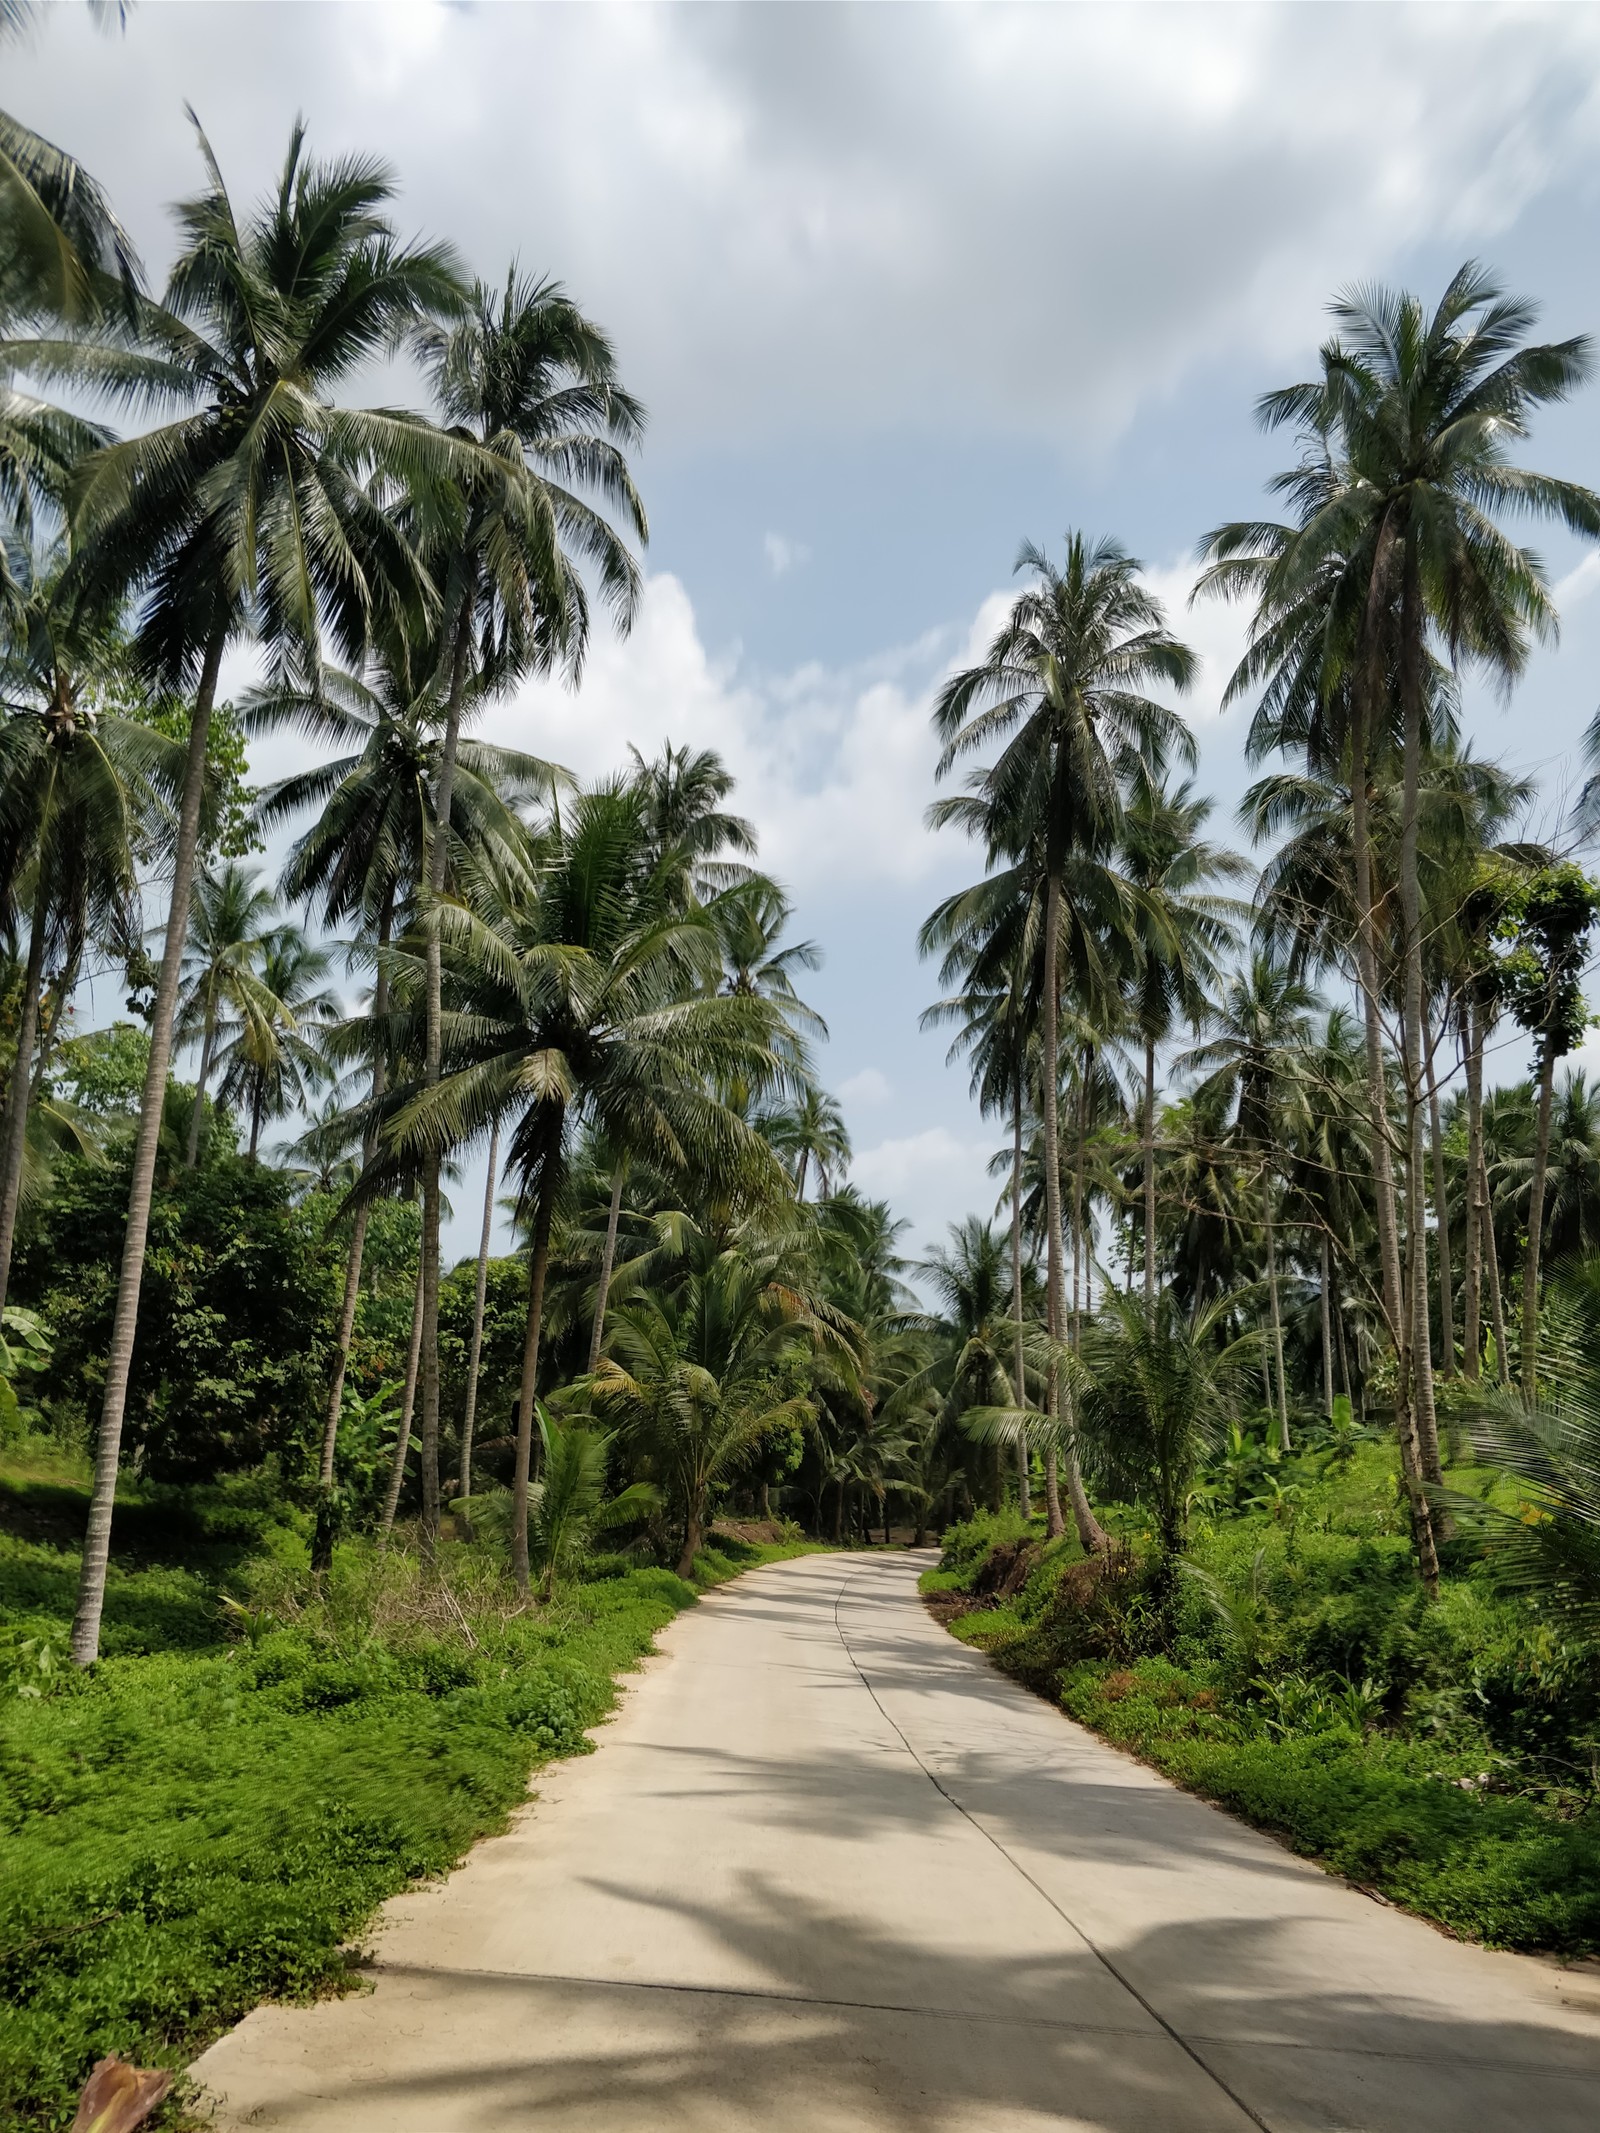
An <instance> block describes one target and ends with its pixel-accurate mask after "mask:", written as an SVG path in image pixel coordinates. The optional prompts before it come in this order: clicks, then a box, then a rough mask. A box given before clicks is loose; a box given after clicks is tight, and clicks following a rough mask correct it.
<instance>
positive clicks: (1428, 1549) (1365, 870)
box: [1350, 659, 1439, 1589]
mask: <svg viewBox="0 0 1600 2133" xmlns="http://www.w3.org/2000/svg"><path fill="white" fill-rule="evenodd" d="M1371 664H1372V662H1371V661H1370V659H1369V677H1364V678H1363V680H1362V682H1361V684H1360V685H1359V686H1358V687H1357V688H1356V689H1355V690H1354V691H1353V692H1352V693H1353V700H1352V704H1351V718H1350V815H1351V833H1352V843H1353V845H1354V848H1355V849H1354V858H1355V892H1356V975H1357V978H1358V979H1359V981H1360V991H1361V1008H1362V1034H1363V1039H1364V1044H1363V1056H1364V1059H1365V1063H1366V1070H1367V1109H1368V1115H1369V1117H1370V1120H1371V1125H1372V1183H1373V1200H1374V1204H1375V1211H1376V1215H1377V1224H1378V1259H1379V1265H1380V1267H1381V1270H1382V1295H1383V1307H1384V1316H1385V1318H1386V1319H1387V1321H1388V1325H1389V1336H1390V1339H1391V1340H1392V1341H1393V1343H1394V1349H1395V1358H1396V1361H1397V1363H1398V1365H1399V1367H1398V1369H1397V1370H1396V1372H1395V1395H1394V1415H1395V1432H1396V1435H1397V1436H1398V1438H1399V1440H1400V1459H1401V1464H1402V1466H1403V1468H1404V1470H1405V1477H1406V1491H1407V1495H1408V1497H1409V1499H1410V1504H1411V1523H1412V1531H1413V1533H1414V1535H1415V1537H1416V1546H1417V1561H1418V1567H1419V1569H1420V1570H1421V1573H1422V1578H1423V1582H1424V1584H1425V1585H1427V1586H1428V1587H1429V1588H1430V1589H1432V1588H1434V1587H1435V1586H1437V1584H1438V1577H1439V1566H1438V1557H1437V1554H1436V1551H1435V1549H1434V1542H1433V1523H1432V1518H1431V1516H1430V1513H1429V1508H1428V1502H1427V1498H1426V1497H1425V1496H1424V1495H1423V1494H1422V1490H1421V1486H1420V1483H1421V1469H1420V1465H1419V1462H1418V1458H1417V1444H1416V1437H1415V1434H1414V1431H1413V1429H1412V1420H1411V1396H1410V1385H1409V1371H1408V1352H1409V1348H1410V1332H1409V1328H1408V1325H1407V1322H1406V1314H1405V1307H1404V1296H1403V1288H1402V1283H1401V1279H1400V1237H1399V1210H1398V1207H1397V1205H1396V1201H1395V1190H1394V1165H1393V1161H1392V1154H1391V1148H1390V1141H1389V1097H1388V1088H1387V1085H1386V1082H1385V1077H1384V1071H1383V1031H1382V1026H1381V1023H1380V1020H1379V1006H1378V953H1377V944H1376V940H1375V937H1374V930H1373V916H1372V844H1371V831H1370V828H1369V817H1368V794H1367V775H1368V763H1367V718H1366V705H1367V689H1368V687H1369V686H1370V667H1371Z"/></svg>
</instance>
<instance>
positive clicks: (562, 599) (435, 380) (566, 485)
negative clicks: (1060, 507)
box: [413, 266, 648, 1541]
mask: <svg viewBox="0 0 1600 2133" xmlns="http://www.w3.org/2000/svg"><path fill="white" fill-rule="evenodd" d="M413 346H414V349H415V352H416V354H417V355H418V356H419V358H420V359H421V362H422V365H423V368H424V371H425V372H426V374H427V377H428V379H429V382H430V384H431V386H432V388H433V394H434V400H435V403H436V405H437V407H438V410H439V415H440V419H441V421H442V422H443V423H444V425H445V426H446V428H447V430H448V432H449V433H450V434H451V435H452V436H454V437H457V438H459V439H460V440H461V441H462V442H464V443H469V444H471V445H472V446H473V447H474V450H473V453H472V456H471V459H470V460H467V461H463V462H460V463H459V464H458V466H457V467H456V468H455V469H454V474H455V478H454V480H453V481H452V482H451V484H450V485H449V487H448V488H447V489H445V490H443V491H441V492H440V493H439V494H438V495H436V496H435V497H434V498H433V499H432V508H431V509H429V510H426V511H424V512H423V513H422V514H421V518H420V523H419V532H420V534H421V536H422V540H423V546H424V549H425V551H426V552H428V553H429V554H430V558H431V560H432V564H433V568H434V571H435V573H436V575H437V577H438V579H439V582H440V585H441V587H442V590H443V600H444V605H443V621H442V638H441V657H440V664H441V671H442V673H443V674H444V675H445V676H446V677H447V684H446V697H445V707H444V724H443V736H442V746H441V748H440V751H439V761H438V771H437V775H436V778H435V783H434V798H433V818H434V820H435V821H437V822H441V823H448V822H450V821H452V820H453V819H454V801H453V788H454V783H455V777H456V766H457V759H458V754H459V749H460V737H461V722H462V716H463V712H464V709H465V707H466V704H467V702H468V686H469V683H470V682H474V681H475V683H476V687H477V691H478V694H479V696H480V697H481V696H484V695H487V694H489V693H490V692H492V691H493V690H496V689H500V688H504V687H506V686H508V685H509V684H510V683H511V682H512V681H514V680H515V679H516V678H517V677H518V676H519V675H524V674H528V673H530V672H531V673H542V672H548V671H550V670H551V669H552V668H556V667H560V668H563V669H564V670H565V672H566V673H567V674H568V676H569V677H570V678H571V679H573V680H576V679H577V677H578V675H579V673H580V672H581V670H582V666H583V659H584V653H585V649H586V647H587V643H588V634H589V596H588V592H587V590H586V587H585V583H584V575H583V573H584V570H585V569H588V570H590V571H592V572H593V573H594V574H595V575H596V576H597V578H598V580H599V583H600V587H601V590H602V592H603V594H604V596H605V598H606V601H607V603H608V605H609V606H610V608H611V611H612V614H613V616H614V618H615V620H616V621H617V623H618V624H619V626H620V627H622V628H623V629H626V628H627V627H628V626H629V625H630V623H631V621H632V618H633V614H634V610H635V607H636V605H637V602H638V595H639V568H638V564H637V562H636V560H635V558H634V555H633V552H632V550H631V549H630V547H629V545H628V537H629V536H630V535H631V536H632V538H634V539H636V540H638V541H640V542H643V541H644V540H645V539H646V538H647V531H648V529H647V527H646V523H645V515H644V507H643V505H642V504H641V502H640V500H639V496H638V492H637V491H636V489H635V488H634V485H633V477H632V475H631V474H630V472H629V470H628V462H627V457H626V453H627V448H628V447H629V446H631V445H635V444H637V442H638V440H639V438H640V436H641V434H642V432H643V426H644V411H643V409H642V408H641V407H640V405H639V403H638V401H636V400H635V399H634V398H633V397H632V395H631V394H629V393H627V392H625V391H624V390H623V389H622V387H621V385H620V384H619V383H618V381H617V375H616V358H615V356H614V354H613V351H612V348H611V344H610V342H609V341H608V340H607V339H606V336H605V335H604V334H603V333H602V332H601V331H600V330H599V328H598V327H596V326H595V325H594V324H593V323H592V322H591V321H590V320H588V319H587V318H585V317H584V315H583V313H582V312H581V311H580V310H579V309H578V307H577V305H576V304H574V303H573V302H572V300H571V299H570V298H569V297H568V296H567V295H566V293H565V292H564V291H563V290H562V289H561V288H560V287H559V285H558V284H556V283H554V282H536V281H532V280H530V279H529V278H528V277H527V276H525V275H522V274H519V273H518V271H517V269H516V267H515V266H513V267H512V268H511V270H510V271H509V273H508V274H507V276H506V280H505V285H504V287H503V288H502V289H499V290H493V289H490V288H489V287H487V286H486V285H485V284H484V283H482V282H477V283H474V285H473V288H472V291H471V295H470V299H469V301H468V303H467V304H466V306H465V308H464V310H463V311H461V312H460V314H459V315H458V316H456V317H454V318H451V319H448V320H431V321H428V322H427V323H425V324H422V325H420V326H419V327H418V328H417V330H416V331H415V333H414V335H413ZM594 498H598V499H599V500H600V503H601V504H602V505H605V506H609V507H610V511H611V514H612V516H609V517H608V516H607V514H606V511H605V510H604V509H601V508H598V507H597V505H596V503H595V502H594V501H593V500H592V499H594ZM614 518H616V519H620V520H621V522H622V530H619V529H618V526H617V525H616V524H614V523H613V519H614ZM449 859H450V854H449V849H448V843H447V840H446V839H445V838H442V837H436V838H433V839H432V840H431V841H430V843H429V848H428V860H427V868H426V883H427V894H428V898H429V901H430V903H432V904H434V905H437V903H438V902H439V900H440V898H441V897H442V896H443V895H444V890H445V883H446V879H447V876H448V873H449ZM425 946H426V956H427V994H426V1000H425V1028H424V1037H423V1048H424V1071H425V1073H426V1076H427V1080H428V1082H429V1084H430V1085H433V1084H436V1083H437V1082H438V1079H439V1075H440V1072H441V1070H442V1063H443V1051H442V1045H443V1034H442V1032H443V1023H442V1014H443V994H442V985H443V975H442V969H441V964H440V947H439V939H438V934H437V931H436V929H434V928H430V929H429V931H428V933H427V935H426V941H425ZM439 1216H440V1201H439V1177H438V1165H437V1162H436V1161H435V1152H434V1151H432V1150H424V1153H423V1176H422V1264H423V1301H422V1318H423V1327H422V1439H423V1534H424V1539H425V1541H427V1540H430V1539H431V1536H432V1534H433V1533H434V1532H435V1531H436V1530H437V1526H438V1519H439V1474H438V1443H439V1271H440V1270H439Z"/></svg>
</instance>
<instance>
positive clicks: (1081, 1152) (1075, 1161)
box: [1072, 1045, 1094, 1355]
mask: <svg viewBox="0 0 1600 2133" xmlns="http://www.w3.org/2000/svg"><path fill="white" fill-rule="evenodd" d="M1093 1071H1094V1053H1093V1052H1092V1051H1091V1050H1090V1048H1089V1047H1088V1046H1087V1045H1085V1046H1084V1050H1083V1060H1082V1063H1081V1067H1080V1070H1079V1074H1078V1109H1077V1117H1076V1120H1075V1125H1076V1141H1077V1145H1076V1147H1075V1148H1074V1150H1073V1158H1072V1352H1073V1354H1074V1355H1081V1354H1082V1352H1083V1313H1084V1311H1085V1310H1087V1309H1088V1308H1089V1239H1088V1234H1087V1232H1086V1231H1085V1229H1084V1223H1083V1166H1084V1158H1085V1153H1086V1150H1087V1147H1088V1140H1089V1076H1090V1074H1091V1073H1092V1072H1093ZM1080 1265H1081V1266H1082V1268H1083V1302H1082V1304H1081V1305H1080V1303H1079V1301H1078V1269H1079V1267H1080Z"/></svg>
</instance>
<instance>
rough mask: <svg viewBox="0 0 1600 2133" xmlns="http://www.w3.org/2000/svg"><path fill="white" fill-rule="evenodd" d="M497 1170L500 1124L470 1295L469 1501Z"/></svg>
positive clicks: (464, 1476)
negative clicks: (476, 1268) (475, 1278)
mask: <svg viewBox="0 0 1600 2133" xmlns="http://www.w3.org/2000/svg"><path fill="white" fill-rule="evenodd" d="M499 1167H500V1121H499V1119H496V1120H495V1122H494V1126H493V1129H492V1130H491V1132H490V1134H489V1177H488V1181H487V1183H486V1184H485V1186H484V1188H483V1229H482V1231H481V1232H480V1234H479V1237H478V1275H477V1280H476V1282H475V1283H474V1286H473V1291H472V1345H471V1347H470V1348H469V1349H468V1350H467V1397H466V1405H465V1407H464V1409H463V1411H462V1416H461V1495H462V1499H463V1501H465V1502H467V1503H469V1504H470V1503H471V1501H472V1437H473V1431H474V1430H475V1428H476V1427H477V1421H478V1370H479V1366H480V1365H481V1363H482V1361H483V1307H484V1300H485V1298H486V1297H487V1296H488V1293H489V1239H490V1236H491V1234H492V1232H493V1230H494V1188H495V1172H496V1171H497V1170H498V1169H499Z"/></svg>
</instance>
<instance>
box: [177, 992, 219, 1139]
mask: <svg viewBox="0 0 1600 2133" xmlns="http://www.w3.org/2000/svg"><path fill="white" fill-rule="evenodd" d="M216 1041H217V1001H216V994H215V993H214V992H213V991H212V990H210V989H209V988H208V989H207V992H206V1019H205V1027H204V1028H203V1030H202V1031H201V1034H200V1072H199V1074H198V1075H197V1076H196V1078H195V1085H194V1109H193V1110H192V1111H191V1112H190V1113H189V1138H188V1141H187V1143H186V1145H185V1147H184V1151H183V1167H184V1169H185V1170H193V1169H195V1168H197V1166H198V1164H199V1161H200V1121H201V1119H202V1117H203V1116H204V1115H205V1108H206V1083H207V1082H208V1081H209V1080H210V1079H211V1051H212V1047H213V1046H214V1045H215V1043H216Z"/></svg>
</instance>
